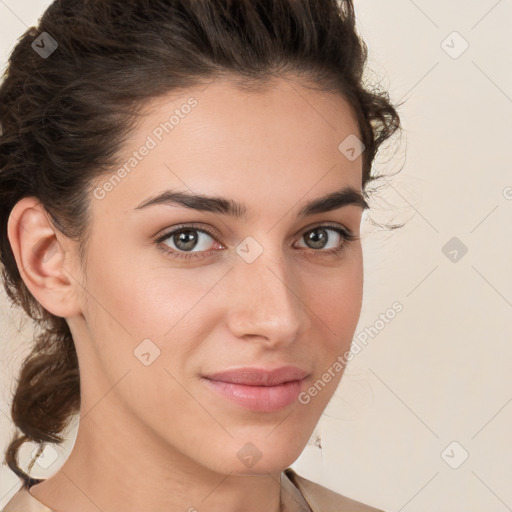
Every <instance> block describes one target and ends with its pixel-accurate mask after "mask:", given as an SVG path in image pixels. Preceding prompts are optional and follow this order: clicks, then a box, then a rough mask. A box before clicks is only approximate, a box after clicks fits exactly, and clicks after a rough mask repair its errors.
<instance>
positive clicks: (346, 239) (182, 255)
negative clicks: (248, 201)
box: [155, 224, 359, 260]
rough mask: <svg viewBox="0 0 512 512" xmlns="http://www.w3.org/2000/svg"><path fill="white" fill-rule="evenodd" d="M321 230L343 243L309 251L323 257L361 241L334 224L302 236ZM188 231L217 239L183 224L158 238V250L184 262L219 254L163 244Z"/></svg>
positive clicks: (323, 226) (197, 228)
mask: <svg viewBox="0 0 512 512" xmlns="http://www.w3.org/2000/svg"><path fill="white" fill-rule="evenodd" d="M320 228H328V229H330V230H333V231H336V232H337V233H338V234H339V235H340V236H341V238H342V242H341V244H340V245H339V246H338V247H336V248H334V249H327V250H322V249H318V250H315V249H310V250H309V251H311V252H313V253H319V254H321V255H323V256H326V255H327V256H331V255H332V256H337V255H339V254H341V253H342V252H344V250H345V248H346V247H347V246H348V244H349V243H350V242H353V241H355V240H359V236H357V235H354V234H352V233H351V232H350V231H348V230H346V229H344V228H341V227H340V226H337V225H332V224H319V225H318V226H314V227H312V228H308V229H307V230H306V231H304V232H303V233H302V236H304V234H305V233H309V232H310V231H315V230H317V229H320ZM186 230H190V231H200V232H202V233H206V234H207V235H210V236H211V237H212V238H213V239H215V237H216V234H215V233H214V232H213V231H212V230H211V229H209V228H208V227H206V226H201V227H199V226H196V225H186V224H181V225H179V226H177V227H176V228H175V229H173V230H171V231H168V232H167V233H165V234H163V235H162V236H160V237H158V238H157V239H156V240H155V243H156V244H157V246H158V248H159V249H160V250H161V251H162V252H164V253H165V254H168V255H170V256H171V257H172V258H177V259H184V260H187V259H196V260H200V259H203V258H207V257H208V256H210V255H211V254H212V253H214V252H217V251H218V250H220V249H211V250H209V251H199V252H185V251H176V250H175V249H171V248H169V246H168V245H167V244H164V243H163V242H164V240H167V239H168V238H170V237H172V236H173V235H175V234H176V233H179V232H180V231H186Z"/></svg>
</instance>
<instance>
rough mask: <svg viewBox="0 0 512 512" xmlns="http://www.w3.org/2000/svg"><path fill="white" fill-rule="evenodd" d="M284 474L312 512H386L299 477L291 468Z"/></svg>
mask: <svg viewBox="0 0 512 512" xmlns="http://www.w3.org/2000/svg"><path fill="white" fill-rule="evenodd" d="M284 474H285V475H286V476H287V477H288V479H289V480H290V481H291V482H292V483H293V484H294V485H295V487H297V489H298V490H299V491H300V493H301V494H302V496H303V497H304V499H305V500H306V501H307V503H308V505H309V506H310V507H311V511H312V512H384V511H383V510H381V509H378V508H374V507H370V506H369V505H365V504H364V503H361V502H360V501H355V500H353V499H350V498H347V497H346V496H342V495H341V494H338V493H336V492H334V491H332V490H331V489H328V488H327V487H324V486H322V485H320V484H317V483H315V482H312V481H311V480H308V479H307V478H304V477H302V476H299V475H298V474H297V473H295V471H294V470H293V469H291V468H288V469H286V470H285V471H284Z"/></svg>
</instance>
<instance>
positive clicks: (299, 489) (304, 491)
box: [2, 468, 384, 512]
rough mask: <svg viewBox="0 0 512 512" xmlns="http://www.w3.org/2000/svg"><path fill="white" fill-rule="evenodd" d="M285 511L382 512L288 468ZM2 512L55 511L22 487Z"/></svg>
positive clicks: (283, 493)
mask: <svg viewBox="0 0 512 512" xmlns="http://www.w3.org/2000/svg"><path fill="white" fill-rule="evenodd" d="M281 497H282V501H283V511H284V512H384V511H383V510H380V509H377V508H373V507H370V506H368V505H365V504H364V503H360V502H359V501H354V500H351V499H350V498H347V497H345V496H342V495H341V494H337V493H335V492H334V491H331V490H330V489H327V488H326V487H323V486H322V485H319V484H317V483H315V482H312V481H311V480H307V479H306V478H303V477H301V476H299V475H298V474H297V473H295V471H293V469H291V468H288V469H286V470H284V471H283V473H282V474H281ZM2 512H54V511H53V510H51V509H50V508H48V507H47V506H45V505H43V504H42V503H41V502H39V501H38V500H36V499H35V498H34V496H32V494H30V493H29V492H28V489H26V488H25V487H22V488H21V489H20V490H19V491H18V492H17V493H16V494H15V495H14V496H13V497H12V498H11V499H10V500H9V502H8V503H7V505H5V507H4V509H3V511H2Z"/></svg>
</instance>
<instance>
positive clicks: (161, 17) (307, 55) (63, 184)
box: [0, 0, 400, 486]
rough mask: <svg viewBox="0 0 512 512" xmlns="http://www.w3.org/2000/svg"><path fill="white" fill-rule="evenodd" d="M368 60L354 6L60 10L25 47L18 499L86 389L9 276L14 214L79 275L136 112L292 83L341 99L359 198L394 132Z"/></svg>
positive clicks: (1, 91)
mask: <svg viewBox="0 0 512 512" xmlns="http://www.w3.org/2000/svg"><path fill="white" fill-rule="evenodd" d="M42 33H47V34H49V36H51V37H52V38H53V39H54V40H55V41H56V42H57V44H58V47H57V48H56V49H54V51H53V53H51V54H49V55H45V56H43V55H41V53H40V52H38V51H36V48H34V46H33V43H34V41H35V40H36V38H38V37H39V36H40V35H41V34H42ZM43 37H45V38H46V39H45V41H46V46H45V48H46V49H48V48H51V47H49V46H48V44H49V43H48V41H50V40H49V39H48V36H46V35H44V36H43ZM42 46H44V45H43V43H40V44H39V46H38V47H39V48H40V47H42ZM366 60H367V47H366V45H365V43H364V42H363V40H362V39H361V38H360V36H359V35H358V33H357V30H356V27H355V15H354V7H353V4H352V0H344V1H343V0H339V1H336V0H193V1H192V0H56V1H55V2H54V3H53V4H52V5H51V6H50V7H49V8H48V9H47V10H46V12H45V13H44V14H43V16H42V17H41V18H40V20H39V24H38V26H37V28H36V27H31V28H29V29H28V30H27V31H26V32H25V33H24V34H23V35H22V36H21V37H20V39H19V41H18V43H17V44H16V46H15V47H14V49H13V51H12V53H11V55H10V58H9V62H8V67H7V69H6V73H5V75H4V80H3V83H2V85H1V87H0V128H1V132H0V258H1V263H2V265H3V269H2V278H3V282H4V287H5V289H6V292H7V294H8V296H9V298H10V299H11V300H12V301H13V303H14V304H16V305H17V306H20V307H22V308H23V310H24V311H25V312H26V313H27V315H29V317H30V318H32V319H33V320H34V322H35V325H36V327H38V328H40V330H41V332H40V333H39V334H38V335H37V336H36V339H35V341H34V345H33V348H32V351H31V353H30V354H29V355H28V357H27V358H26V360H25V361H24V362H23V364H22V367H21V370H20V375H19V378H18V381H17V387H16V390H15V393H14V397H13V402H12V408H11V414H12V419H13V421H14V424H15V425H16V427H17V429H18V430H19V431H20V432H17V433H16V434H15V436H14V438H13V439H12V440H11V442H10V444H9V446H8V447H7V449H6V452H5V460H6V462H7V464H8V466H9V467H10V468H11V469H12V471H14V472H15V473H16V474H17V475H18V476H19V477H20V478H22V480H23V484H24V485H25V486H30V485H31V484H32V483H34V481H35V480H34V479H32V478H31V477H30V476H29V475H28V474H27V473H25V472H24V471H23V470H22V469H21V468H20V466H19V463H18V450H19V448H20V446H21V445H22V444H23V443H24V442H26V441H33V442H35V443H38V444H39V445H40V446H39V453H40V452H41V451H42V448H43V447H44V446H45V444H46V443H61V442H62V441H63V440H64V439H63V438H62V437H61V436H60V434H61V433H62V432H63V430H64V429H65V428H66V427H67V425H68V424H69V421H70V420H71V419H72V417H73V415H74V414H76V413H78V412H79V410H80V378H79V369H78V360H77V356H76V352H75V347H74V342H73V338H72V336H71V332H70V330H69V328H68V325H67V322H66V320H65V319H64V318H60V317H56V316H54V315H52V314H50V313H49V312H48V311H46V310H45V309H44V308H43V307H42V306H41V305H40V304H39V303H38V302H37V301H36V300H35V299H34V297H33V296H32V295H31V294H30V292H29V290H28V289H27V287H26V285H25V284H24V282H23V280H22V278H21V275H20V272H19V269H18V267H17V265H16V262H15V259H14V255H13V252H12V249H11V246H10V243H9V240H8V237H7V221H8V218H9V215H10V213H11V210H12V208H13V207H14V205H15V204H16V203H17V202H18V201H19V200H20V199H22V198H24V197H28V196H34V197H36V198H37V199H38V200H39V201H40V203H41V204H42V205H43V206H44V208H45V209H46V211H47V212H48V213H49V215H50V218H51V220H52V222H53V223H54V225H55V227H56V228H57V229H59V230H60V231H61V232H62V233H63V234H64V235H65V236H67V237H69V238H71V239H73V240H75V241H77V242H78V243H79V249H80V251H79V252H80V257H81V259H82V261H83V260H84V255H85V252H86V251H85V248H86V241H87V237H88V231H87V230H88V228H89V224H88V219H89V213H88V212H89V210H88V208H89V204H90V199H91V194H90V192H91V189H90V184H91V182H92V180H94V179H96V178H97V177H99V176H100V175H101V174H104V173H107V172H109V171H110V170H111V169H112V168H113V166H115V165H116V164H117V163H118V161H117V156H118V154H119V152H120V150H121V148H122V145H123V142H124V141H125V140H126V136H127V135H128V134H129V133H130V130H131V129H132V128H133V127H134V126H135V122H136V120H137V119H138V118H139V114H140V113H141V112H142V109H143V106H144V105H146V104H147V103H148V102H149V101H150V100H152V99H154V98H156V97H158V96H162V95H164V94H166V93H169V92H170V91H178V90H180V89H186V88H187V87H191V86H195V85H201V84H203V83H207V82H208V81H211V80H214V79H216V78H220V77H229V78H231V79H232V80H234V81H235V83H237V84H238V85H239V86H243V87H245V88H251V87H253V88H254V89H257V88H258V87H262V86H263V85H264V84H265V83H268V79H270V78H276V77H277V78H279V77H285V76H294V77H296V78H298V80H299V81H300V83H301V85H305V86H309V87H312V88H314V89H317V90H320V91H326V92H334V93H338V94H340V95H342V96H343V97H344V98H345V99H347V100H348V102H349V104H350V105H351V107H352V109H353V112H354V115H355V118H356V119H357V122H358V126H359V129H360V134H359V135H360V138H361V140H362V142H363V144H364V145H365V147H366V149H365V151H364V152H363V183H362V185H363V190H365V187H366V185H367V184H368V183H369V182H370V181H371V180H373V179H375V176H372V174H371V169H372V162H373V160H374V157H375V155H376V152H377V150H378V148H379V146H380V145H381V144H382V143H383V142H384V141H386V140H387V139H388V138H389V137H391V136H392V135H393V134H394V133H395V131H397V130H398V129H399V128H400V119H399V116H398V114H397V112H396V109H395V107H394V106H393V105H392V104H391V103H390V101H389V97H388V95H387V93H386V92H384V91H380V90H378V89H374V88H373V87H369V86H365V83H364V79H363V71H364V69H365V64H366ZM340 142H341V141H340ZM33 463H34V460H32V463H31V465H30V466H29V470H30V469H31V467H32V464H33Z"/></svg>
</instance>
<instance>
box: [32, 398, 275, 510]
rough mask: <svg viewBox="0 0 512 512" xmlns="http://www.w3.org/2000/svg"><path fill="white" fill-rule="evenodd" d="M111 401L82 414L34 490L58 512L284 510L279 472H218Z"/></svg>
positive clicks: (43, 501)
mask: <svg viewBox="0 0 512 512" xmlns="http://www.w3.org/2000/svg"><path fill="white" fill-rule="evenodd" d="M106 403H107V401H105V400H103V401H100V402H99V403H98V404H97V405H96V406H95V407H94V408H93V409H92V410H89V412H88V413H87V414H85V415H83V417H82V414H81V419H80V423H79V426H78V431H77V436H76V441H75V444H74V447H73V449H72V451H71V454H70V455H69V457H68V459H67V460H66V462H65V463H64V465H63V466H62V467H61V468H60V469H59V470H58V471H57V473H56V474H54V475H53V476H52V477H50V478H48V479H47V480H45V481H44V482H42V483H40V484H36V485H34V486H33V487H32V488H31V490H30V493H31V494H32V495H33V496H34V497H35V498H36V499H38V500H39V501H41V502H42V503H43V504H45V505H47V506H49V507H50V508H53V509H54V510H65V509H69V508H70V505H71V504H73V507H72V508H73V511H74V512H98V510H101V511H105V512H106V511H110V510H123V512H140V510H151V511H152V512H174V511H176V512H178V511H179V512H183V511H187V512H195V511H199V510H208V512H239V511H240V510H243V511H244V512H257V511H258V512H259V511H261V510H266V511H269V512H279V511H280V490H281V482H280V477H281V474H280V473H264V474H258V475H234V474H222V473H219V472H215V471H212V470H210V469H208V468H205V467H204V466H202V465H200V464H198V463H196V462H195V461H193V460H191V459H190V458H188V457H186V456H185V455H184V454H183V453H181V452H179V451H178V450H176V449H175V448H172V447H169V446H168V445H166V444H165V443H164V442H163V440H161V439H159V438H158V436H156V435H155V434H154V433H149V432H148V431H147V429H144V426H143V425H140V424H139V423H138V422H137V421H136V420H134V419H133V418H132V417H129V415H128V414H127V413H126V412H125V411H124V409H123V408H122V407H120V408H113V407H111V406H109V407H107V406H106ZM82 404H83V402H82ZM113 410H115V411H116V413H115V416H116V417H115V418H111V416H112V414H113V413H112V411H113ZM123 415H125V416H124V418H122V419H121V417H122V416H123ZM120 416H121V417H120ZM119 425H123V426H126V428H122V429H120V428H119ZM128 426H129V427H128Z"/></svg>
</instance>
